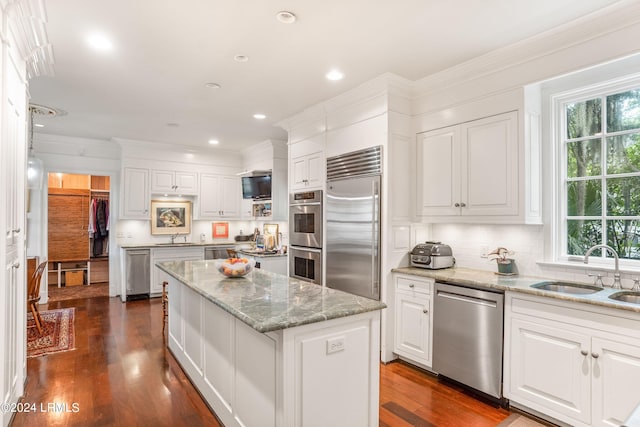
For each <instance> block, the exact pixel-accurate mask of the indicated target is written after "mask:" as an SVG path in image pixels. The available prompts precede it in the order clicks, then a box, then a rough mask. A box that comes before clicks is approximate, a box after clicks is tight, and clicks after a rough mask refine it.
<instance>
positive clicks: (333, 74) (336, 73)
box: [325, 70, 344, 81]
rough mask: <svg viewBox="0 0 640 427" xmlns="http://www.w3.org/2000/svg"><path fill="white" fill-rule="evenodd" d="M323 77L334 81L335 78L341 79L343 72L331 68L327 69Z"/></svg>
mask: <svg viewBox="0 0 640 427" xmlns="http://www.w3.org/2000/svg"><path fill="white" fill-rule="evenodd" d="M325 77H326V78H327V79H329V80H333V81H335V80H342V79H343V78H344V74H343V73H341V72H340V71H338V70H331V71H329V72H328V73H327V74H326V76H325Z"/></svg>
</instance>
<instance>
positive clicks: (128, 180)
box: [120, 167, 150, 220]
mask: <svg viewBox="0 0 640 427" xmlns="http://www.w3.org/2000/svg"><path fill="white" fill-rule="evenodd" d="M121 194H122V196H121V200H122V203H121V204H120V206H121V212H120V215H121V218H122V219H147V220H149V219H150V215H149V201H150V198H149V169H144V168H133V167H124V168H123V169H122V192H121Z"/></svg>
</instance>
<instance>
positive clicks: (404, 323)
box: [395, 293, 431, 366]
mask: <svg viewBox="0 0 640 427" xmlns="http://www.w3.org/2000/svg"><path fill="white" fill-rule="evenodd" d="M429 302H430V298H425V297H421V298H420V297H415V296H411V295H409V294H404V293H398V294H396V336H395V351H396V353H398V354H399V355H401V356H406V357H409V358H411V359H415V360H416V361H417V362H421V363H423V364H425V365H428V366H431V351H430V348H429V335H430V329H431V313H430V309H429Z"/></svg>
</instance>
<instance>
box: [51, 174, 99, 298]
mask: <svg viewBox="0 0 640 427" xmlns="http://www.w3.org/2000/svg"><path fill="white" fill-rule="evenodd" d="M48 181H49V196H48V200H49V201H48V241H49V244H48V258H49V286H57V287H61V286H79V285H91V284H95V283H104V282H108V281H109V244H108V242H109V177H108V176H92V175H75V174H64V173H50V174H49V180H48Z"/></svg>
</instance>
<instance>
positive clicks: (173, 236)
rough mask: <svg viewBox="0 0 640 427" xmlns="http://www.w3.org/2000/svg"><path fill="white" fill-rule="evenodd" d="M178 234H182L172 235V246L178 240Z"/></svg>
mask: <svg viewBox="0 0 640 427" xmlns="http://www.w3.org/2000/svg"><path fill="white" fill-rule="evenodd" d="M178 234H180V233H176V234H172V235H171V244H172V245H173V244H174V243H175V242H176V238H177V237H178Z"/></svg>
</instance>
